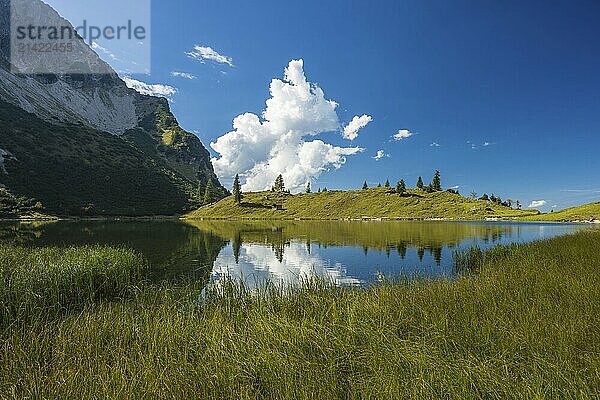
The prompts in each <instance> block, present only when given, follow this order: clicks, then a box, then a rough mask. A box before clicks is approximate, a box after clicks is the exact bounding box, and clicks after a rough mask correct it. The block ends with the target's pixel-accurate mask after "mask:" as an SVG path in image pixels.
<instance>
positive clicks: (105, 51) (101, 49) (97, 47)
mask: <svg viewBox="0 0 600 400" xmlns="http://www.w3.org/2000/svg"><path fill="white" fill-rule="evenodd" d="M92 49H93V50H95V51H96V52H98V51H99V52H101V53H103V54H106V55H107V56H109V57H110V58H111V59H113V60H115V61H118V60H119V59H118V58H117V56H116V55H115V53H113V52H112V51H110V50H108V49H107V48H106V47H102V46H100V45H99V44H98V42H92Z"/></svg>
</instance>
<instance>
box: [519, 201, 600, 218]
mask: <svg viewBox="0 0 600 400" xmlns="http://www.w3.org/2000/svg"><path fill="white" fill-rule="evenodd" d="M524 219H526V220H531V221H533V220H535V221H555V222H575V221H577V222H583V221H587V222H591V221H598V220H600V202H598V203H590V204H584V205H582V206H578V207H572V208H567V209H565V210H562V211H556V212H552V213H548V214H540V215H536V216H534V217H526V218H524Z"/></svg>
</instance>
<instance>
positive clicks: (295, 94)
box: [210, 60, 363, 191]
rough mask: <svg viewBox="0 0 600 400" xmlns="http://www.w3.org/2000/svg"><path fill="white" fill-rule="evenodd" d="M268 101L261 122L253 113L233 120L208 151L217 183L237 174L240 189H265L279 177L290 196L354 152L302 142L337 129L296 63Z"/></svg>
mask: <svg viewBox="0 0 600 400" xmlns="http://www.w3.org/2000/svg"><path fill="white" fill-rule="evenodd" d="M270 93H271V97H270V98H269V99H268V100H267V101H266V108H265V110H264V111H263V112H262V117H259V116H258V115H256V114H253V113H246V114H241V115H238V116H237V117H236V118H235V119H234V120H233V130H232V131H231V132H228V133H226V134H224V135H223V136H221V137H219V138H218V139H217V140H216V141H215V142H213V143H211V144H210V146H211V147H212V148H213V149H214V150H215V151H216V152H217V153H219V156H218V157H216V158H213V159H212V163H213V165H214V167H215V172H216V173H217V175H218V176H219V177H220V178H223V179H228V178H232V177H233V176H234V175H235V174H238V173H239V174H240V175H241V176H242V177H243V178H245V183H244V184H243V185H242V189H243V190H246V191H257V190H268V189H270V188H271V186H272V185H273V182H274V180H275V178H276V177H277V175H279V174H282V175H283V178H284V181H285V184H286V187H287V188H288V189H291V190H292V191H299V190H301V189H303V188H304V185H305V184H306V182H307V181H308V180H309V179H311V178H317V177H318V176H319V175H320V174H321V173H322V172H323V171H325V170H327V169H328V168H330V167H332V168H335V169H337V168H340V167H341V166H342V165H344V164H345V162H346V157H347V156H350V155H354V154H357V153H359V152H361V151H363V149H361V148H359V147H338V146H334V145H331V144H328V143H325V142H323V141H322V140H312V141H309V140H307V138H308V137H313V136H316V135H318V134H320V133H324V132H332V131H336V130H339V129H340V122H339V118H338V115H337V113H336V111H335V110H336V107H337V103H336V102H334V101H332V100H327V99H325V94H324V92H323V90H322V89H321V88H320V87H318V86H316V85H314V84H311V83H309V82H308V81H307V80H306V77H305V75H304V62H303V61H302V60H292V61H290V63H289V65H288V67H287V68H286V69H285V76H284V79H283V80H280V79H273V80H272V81H271V85H270Z"/></svg>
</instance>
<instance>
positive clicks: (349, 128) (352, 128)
mask: <svg viewBox="0 0 600 400" xmlns="http://www.w3.org/2000/svg"><path fill="white" fill-rule="evenodd" d="M371 121H373V117H371V116H370V115H366V114H364V115H361V116H360V117H359V116H358V115H356V116H355V117H354V118H352V121H350V123H349V124H348V125H346V126H345V127H344V131H343V133H342V136H343V137H344V139H348V140H354V139H356V138H357V137H358V131H360V130H361V129H362V128H364V127H365V126H367V125H368V124H369V122H371Z"/></svg>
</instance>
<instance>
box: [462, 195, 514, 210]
mask: <svg viewBox="0 0 600 400" xmlns="http://www.w3.org/2000/svg"><path fill="white" fill-rule="evenodd" d="M471 198H473V199H477V193H475V192H472V193H471ZM479 200H485V201H490V202H492V203H494V204H498V205H499V206H504V207H510V208H512V207H513V206H514V207H516V208H517V209H519V210H520V209H521V207H522V206H521V202H520V201H519V200H512V199H506V200H505V201H502V199H501V198H500V196H495V195H494V194H493V193H492V194H491V195H490V196H488V195H487V193H484V194H483V196H481V197H479Z"/></svg>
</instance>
